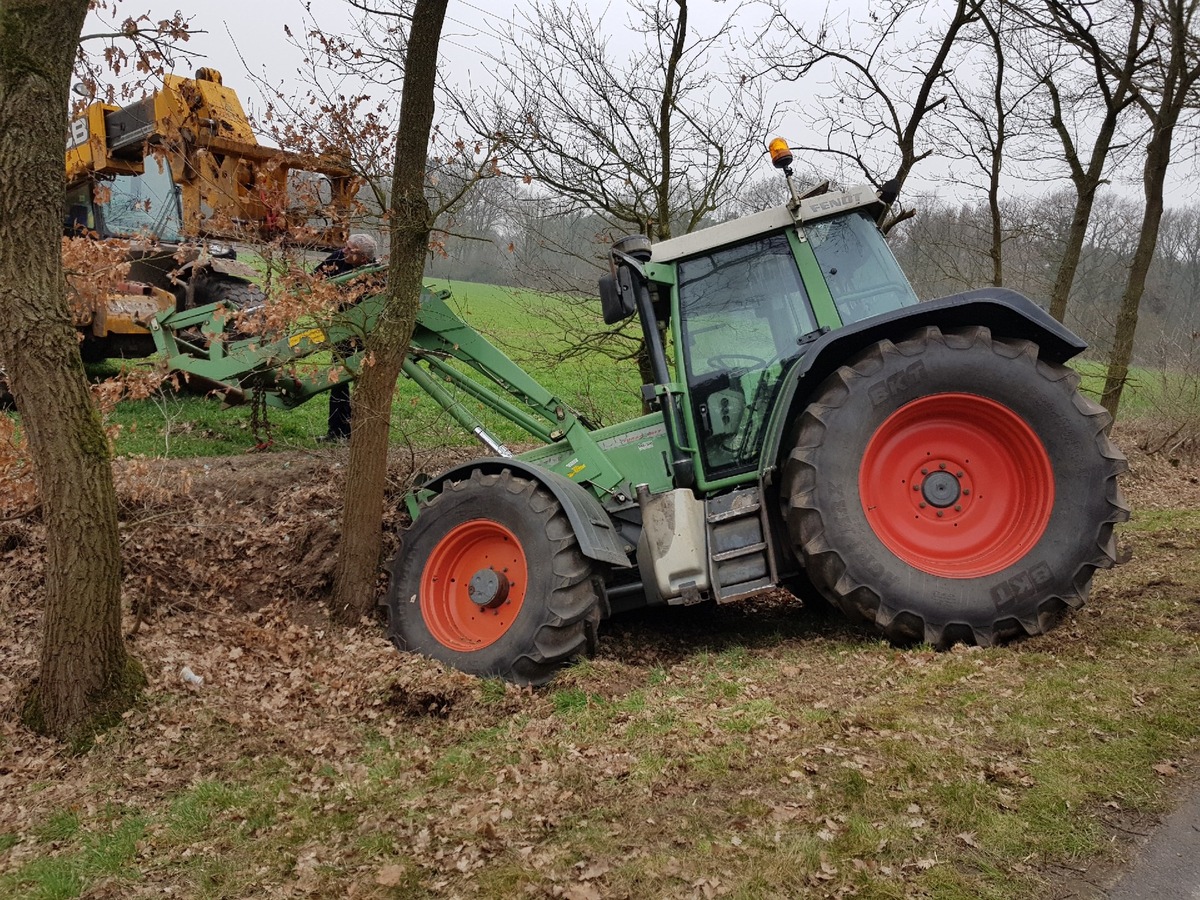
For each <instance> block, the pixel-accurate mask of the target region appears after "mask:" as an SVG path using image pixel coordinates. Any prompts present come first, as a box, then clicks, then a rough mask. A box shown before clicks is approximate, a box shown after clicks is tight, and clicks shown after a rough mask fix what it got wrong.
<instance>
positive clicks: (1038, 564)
mask: <svg viewBox="0 0 1200 900" xmlns="http://www.w3.org/2000/svg"><path fill="white" fill-rule="evenodd" d="M1078 383H1079V378H1078V376H1077V375H1076V374H1075V373H1074V372H1072V371H1071V370H1070V369H1068V368H1066V367H1064V366H1061V365H1055V364H1051V363H1047V362H1045V361H1043V360H1040V359H1038V347H1037V345H1036V344H1034V343H1031V342H1029V341H1024V340H1007V339H1000V338H993V337H992V336H991V333H990V332H989V330H988V329H987V328H984V327H972V328H966V329H962V330H961V331H954V332H951V331H947V332H944V333H943V332H942V331H940V330H939V329H937V328H933V327H930V328H925V329H923V330H921V331H919V332H917V333H915V334H913V335H911V336H909V337H908V338H907V339H906V340H904V341H901V342H900V343H896V344H893V343H892V342H891V341H881V342H879V343H878V344H875V345H874V346H872V347H870V348H868V349H867V350H865V351H863V352H862V353H860V354H859V355H858V356H856V357H855V358H853V359H852V360H850V362H849V363H848V364H847V365H845V366H843V367H842V368H840V369H839V370H838V371H837V372H835V373H834V374H833V375H831V376H830V377H829V379H828V380H827V381H826V382H825V383H824V384H823V385H822V387H821V388H820V390H819V391H818V393H817V394H816V397H815V399H814V400H813V402H812V403H811V404H810V405H809V406H808V407H807V409H805V411H804V413H803V414H802V415H801V416H800V418H799V420H798V422H797V423H796V426H795V430H794V433H793V435H794V442H793V449H792V451H791V453H790V455H789V457H788V459H787V460H786V461H785V464H784V479H783V491H784V497H785V498H786V501H787V510H786V512H787V519H788V527H789V531H790V533H791V536H792V541H793V544H794V546H795V549H796V551H797V553H798V554H799V555H800V556H801V558H802V559H803V560H804V564H805V567H806V569H807V571H808V574H809V576H810V578H811V579H812V581H813V583H814V585H816V587H817V588H818V589H819V590H820V591H821V593H822V594H823V595H824V596H826V597H827V598H828V599H829V600H831V601H832V602H833V603H834V604H835V605H837V606H838V607H840V608H841V609H842V610H843V611H844V612H845V613H847V614H848V615H850V616H852V617H855V618H861V619H865V620H866V621H868V622H871V623H873V624H875V625H876V626H877V627H878V628H879V629H880V630H882V631H883V633H884V634H885V635H886V636H887V637H888V638H890V639H892V640H895V641H900V642H911V641H925V642H927V643H929V644H932V645H934V646H936V647H947V646H949V645H951V644H954V643H956V642H960V641H961V642H966V643H975V644H979V645H981V646H990V645H991V644H993V643H996V642H999V641H1004V640H1007V639H1010V638H1013V637H1019V636H1022V635H1026V634H1029V635H1032V634H1040V633H1042V632H1044V631H1047V630H1048V629H1050V628H1052V627H1053V626H1054V625H1055V624H1056V623H1057V622H1058V621H1059V619H1060V618H1061V617H1062V615H1063V613H1064V612H1065V611H1067V610H1068V609H1077V608H1079V607H1080V606H1082V605H1083V603H1084V601H1085V600H1086V599H1087V595H1088V590H1089V588H1090V586H1091V581H1092V575H1093V573H1094V572H1095V570H1096V569H1098V568H1107V567H1108V566H1111V565H1112V564H1113V562H1114V560H1115V545H1114V540H1113V524H1114V523H1116V522H1120V521H1124V520H1125V519H1126V518H1128V508H1127V507H1126V506H1125V504H1124V502H1123V500H1122V498H1121V493H1120V489H1119V487H1118V485H1117V476H1118V475H1119V474H1120V473H1121V472H1123V471H1125V469H1126V468H1127V464H1126V461H1125V457H1124V456H1123V455H1122V454H1121V453H1120V451H1118V450H1117V449H1116V448H1115V447H1114V446H1113V445H1112V443H1111V442H1110V441H1109V440H1108V437H1107V436H1106V433H1105V432H1106V428H1107V426H1108V423H1109V421H1110V419H1109V416H1108V414H1107V413H1105V412H1104V410H1103V409H1102V408H1101V407H1100V406H1098V405H1097V404H1096V403H1093V402H1092V401H1090V400H1088V399H1086V398H1084V397H1083V396H1082V395H1081V394H1080V393H1079V391H1078V390H1077V386H1078Z"/></svg>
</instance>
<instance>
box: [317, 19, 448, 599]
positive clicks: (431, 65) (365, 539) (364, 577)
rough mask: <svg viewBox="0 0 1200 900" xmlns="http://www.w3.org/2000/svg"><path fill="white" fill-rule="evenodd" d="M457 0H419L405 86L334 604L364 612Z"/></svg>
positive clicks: (417, 286)
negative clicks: (437, 94) (443, 46)
mask: <svg viewBox="0 0 1200 900" xmlns="http://www.w3.org/2000/svg"><path fill="white" fill-rule="evenodd" d="M447 2H448V0H416V5H415V6H414V7H413V18H412V26H411V29H410V31H409V36H408V51H407V57H406V61H405V66H404V91H403V94H402V96H401V101H400V124H399V130H398V136H397V140H396V157H395V163H394V167H393V174H392V203H391V221H390V227H391V245H390V251H391V260H390V264H389V269H388V286H387V292H388V300H387V304H386V306H385V307H384V309H383V312H382V313H381V314H380V317H379V324H378V325H377V326H376V328H375V330H374V331H373V332H372V333H371V335H370V336H369V337H368V338H367V342H366V355H367V357H368V358H369V359H373V360H374V364H373V365H368V366H366V367H364V369H363V372H362V375H360V376H359V378H358V385H357V388H356V391H355V395H354V411H353V419H352V421H351V427H350V467H349V470H348V472H347V475H346V496H345V500H344V502H343V506H342V536H341V541H340V543H339V545H338V563H337V568H336V570H335V572H334V614H335V616H336V617H337V618H339V619H340V620H342V621H344V622H355V621H357V620H358V618H359V617H360V616H362V615H364V614H366V613H368V612H369V611H370V610H371V607H372V603H373V602H374V599H375V584H376V578H377V575H378V572H379V566H380V556H381V553H382V546H383V495H384V486H385V481H386V476H387V444H388V426H389V425H390V423H391V416H392V394H393V393H394V391H395V389H396V379H397V377H399V374H400V367H401V365H402V364H403V362H404V354H405V352H406V351H407V350H408V342H409V339H410V338H411V337H412V332H413V327H414V326H415V324H416V320H417V308H418V304H419V302H420V297H421V276H422V274H423V272H424V266H425V254H426V253H427V252H428V248H429V232H430V229H431V226H432V225H433V213H432V210H430V208H429V203H428V201H427V200H426V199H425V165H426V159H427V157H428V152H429V135H430V130H431V128H432V127H433V112H434V101H433V89H434V84H435V81H436V79H437V55H438V44H439V42H440V40H441V34H442V22H443V21H444V19H445V16H446V5H447Z"/></svg>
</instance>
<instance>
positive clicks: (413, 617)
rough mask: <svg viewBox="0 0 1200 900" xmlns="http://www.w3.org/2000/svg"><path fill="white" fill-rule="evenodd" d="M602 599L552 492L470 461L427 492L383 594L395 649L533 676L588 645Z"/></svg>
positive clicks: (521, 679) (479, 671)
mask: <svg viewBox="0 0 1200 900" xmlns="http://www.w3.org/2000/svg"><path fill="white" fill-rule="evenodd" d="M603 596H604V585H603V581H602V579H601V576H600V573H599V572H598V570H597V564H596V563H595V562H594V561H593V560H591V559H589V558H587V557H586V556H584V555H583V553H581V552H580V549H579V541H578V539H577V538H576V537H575V532H574V531H573V530H572V528H571V524H570V522H569V521H568V520H567V516H566V513H565V512H564V511H563V509H562V507H561V506H560V505H559V503H558V501H557V500H556V499H555V498H554V496H553V495H552V494H551V493H550V492H549V491H548V490H546V489H545V488H544V487H542V486H541V485H539V484H538V483H537V482H535V481H531V480H528V479H524V478H519V477H517V476H515V475H513V474H512V472H510V471H509V470H507V469H505V470H504V471H502V472H501V473H499V474H492V475H485V474H483V473H482V472H480V471H479V470H475V471H473V472H472V473H471V477H470V478H469V479H467V480H465V481H452V482H448V483H447V484H446V485H445V486H444V487H443V489H442V492H441V493H440V494H438V495H437V496H436V497H434V498H433V499H432V500H430V501H429V503H428V504H427V505H426V506H425V507H424V509H423V510H422V511H421V514H420V516H418V518H417V520H416V521H415V522H414V523H413V524H412V526H411V527H410V528H409V529H408V532H407V533H406V534H405V536H404V540H403V544H402V546H401V548H400V552H399V553H398V554H397V556H396V560H395V562H394V563H393V567H392V579H391V586H390V587H389V589H388V594H387V598H386V600H385V601H384V602H385V605H386V607H387V611H388V635H389V637H390V638H391V639H392V642H393V643H394V644H395V645H396V647H397V649H399V650H402V651H413V652H416V653H421V654H423V655H425V656H430V657H433V658H434V659H438V660H441V661H442V662H444V663H446V664H448V665H451V666H453V667H454V668H456V669H460V670H462V671H464V672H468V673H470V674H472V675H480V676H498V677H500V678H504V679H506V680H508V681H512V682H516V683H517V684H533V685H538V684H545V683H546V682H547V681H549V680H550V679H551V678H553V677H554V674H555V672H556V671H558V669H560V668H562V667H563V666H565V665H567V664H568V663H570V662H571V661H572V660H574V659H576V658H578V657H580V656H583V655H585V654H586V655H591V653H592V652H594V649H595V643H596V629H597V626H598V625H599V622H600V612H601V605H602V599H603Z"/></svg>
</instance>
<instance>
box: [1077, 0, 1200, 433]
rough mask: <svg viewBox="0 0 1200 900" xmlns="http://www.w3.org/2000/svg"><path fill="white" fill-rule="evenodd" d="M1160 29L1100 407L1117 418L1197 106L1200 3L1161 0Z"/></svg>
mask: <svg viewBox="0 0 1200 900" xmlns="http://www.w3.org/2000/svg"><path fill="white" fill-rule="evenodd" d="M1154 14H1155V17H1156V20H1157V21H1156V25H1157V27H1158V28H1159V29H1160V31H1161V37H1160V39H1159V44H1158V51H1159V52H1158V55H1157V59H1156V67H1157V68H1158V74H1159V75H1160V79H1161V80H1160V81H1159V85H1158V88H1157V90H1158V98H1157V105H1156V106H1155V105H1153V104H1152V102H1151V101H1150V99H1149V98H1148V97H1146V96H1145V95H1139V98H1138V102H1139V104H1140V105H1141V106H1142V108H1143V110H1144V111H1145V113H1146V117H1147V118H1148V119H1149V120H1150V129H1151V131H1150V142H1149V144H1147V146H1146V162H1145V166H1144V168H1143V169H1142V186H1143V189H1144V191H1145V196H1146V210H1145V212H1144V213H1143V215H1142V230H1141V233H1140V234H1139V235H1138V244H1137V249H1136V250H1135V251H1134V254H1133V262H1132V263H1131V264H1130V267H1129V281H1128V282H1127V283H1126V286H1125V293H1124V294H1123V295H1122V297H1121V310H1120V312H1119V313H1118V315H1117V329H1116V333H1115V334H1114V336H1113V347H1112V352H1111V353H1110V354H1109V357H1108V373H1107V375H1106V376H1105V378H1104V393H1103V394H1101V396H1100V403H1101V405H1102V406H1103V407H1104V408H1105V409H1106V410H1108V412H1109V414H1110V415H1111V416H1112V417H1113V418H1114V419H1115V418H1116V417H1117V410H1118V409H1119V408H1120V405H1121V393H1122V391H1124V389H1125V381H1126V379H1127V378H1128V377H1129V363H1130V361H1131V360H1132V359H1133V339H1134V335H1135V333H1136V331H1137V321H1138V307H1139V306H1140V305H1141V302H1142V294H1143V293H1145V290H1146V276H1147V275H1148V274H1149V273H1150V266H1151V264H1152V263H1153V262H1154V250H1155V248H1156V247H1157V246H1158V229H1159V226H1160V225H1161V223H1162V216H1163V189H1164V185H1165V183H1166V180H1167V167H1168V166H1169V165H1170V164H1171V150H1172V142H1173V141H1174V138H1175V128H1176V126H1177V125H1178V124H1179V118H1180V116H1181V115H1182V114H1183V112H1184V111H1185V110H1187V109H1189V108H1190V107H1191V105H1192V104H1193V103H1194V102H1195V99H1196V96H1195V91H1196V86H1197V85H1198V84H1200V53H1197V51H1198V50H1200V37H1198V36H1197V32H1196V28H1195V20H1196V17H1197V16H1198V15H1200V0H1158V3H1157V4H1156V6H1155V8H1154Z"/></svg>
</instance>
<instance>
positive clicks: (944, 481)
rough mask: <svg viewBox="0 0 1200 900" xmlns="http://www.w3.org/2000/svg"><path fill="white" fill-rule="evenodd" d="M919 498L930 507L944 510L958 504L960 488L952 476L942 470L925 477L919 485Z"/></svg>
mask: <svg viewBox="0 0 1200 900" xmlns="http://www.w3.org/2000/svg"><path fill="white" fill-rule="evenodd" d="M921 496H923V497H924V498H925V502H926V503H928V504H929V505H930V506H936V507H937V508H938V509H945V508H946V507H948V506H953V505H954V504H955V503H957V502H958V498H959V497H961V496H962V488H960V487H959V484H958V479H957V478H955V477H954V475H952V474H951V473H949V472H946V471H944V470H943V471H937V472H933V473H931V474H930V475H928V476H926V478H925V480H924V481H923V482H922V483H921Z"/></svg>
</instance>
